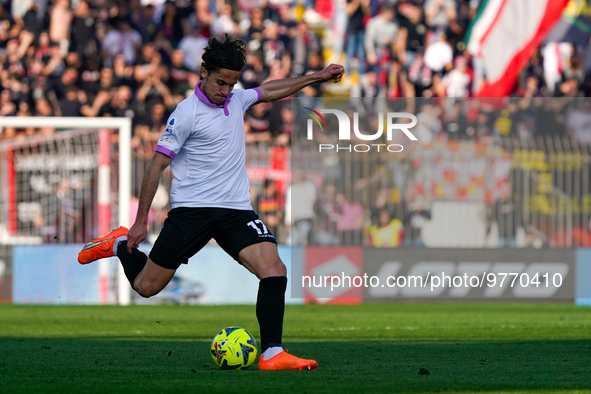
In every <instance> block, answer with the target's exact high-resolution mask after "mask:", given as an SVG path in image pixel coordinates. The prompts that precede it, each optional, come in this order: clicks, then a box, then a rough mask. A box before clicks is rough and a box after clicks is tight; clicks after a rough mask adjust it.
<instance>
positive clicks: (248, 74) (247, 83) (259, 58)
mask: <svg viewBox="0 0 591 394" xmlns="http://www.w3.org/2000/svg"><path fill="white" fill-rule="evenodd" d="M246 59H247V61H246V67H244V70H243V71H242V75H240V80H239V81H240V83H241V84H242V87H243V88H244V89H252V88H256V87H257V86H259V85H261V84H262V83H263V81H265V80H266V79H267V78H268V77H269V69H268V68H267V67H266V66H265V64H264V63H263V54H262V52H261V51H258V50H257V51H252V52H247V54H246Z"/></svg>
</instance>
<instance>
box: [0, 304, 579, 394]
mask: <svg viewBox="0 0 591 394" xmlns="http://www.w3.org/2000/svg"><path fill="white" fill-rule="evenodd" d="M254 309H255V308H254V306H130V307H117V306H112V307H111V306H109V307H100V306H92V307H86V306H14V305H2V306H0V392H2V393H31V392H56V393H70V392H75V393H92V392H101V393H117V392H119V393H135V392H137V393H168V392H171V393H174V392H178V393H189V392H191V393H209V392H219V393H249V392H261V393H276V392H285V393H329V392H333V393H358V392H364V393H392V392H436V391H440V392H441V391H446V392H447V391H455V392H466V393H473V392H525V391H527V392H589V391H590V390H591V309H590V308H585V307H576V306H573V305H544V304H535V305H534V304H508V305H499V304H461V303H458V304H370V305H357V306H345V305H334V306H329V305H300V306H288V307H287V311H286V319H285V329H284V344H285V347H287V348H288V349H289V350H290V352H292V353H294V354H296V355H298V356H301V357H308V358H315V359H316V360H317V361H318V364H319V367H318V369H317V370H315V371H258V370H257V369H256V364H255V365H254V366H253V367H251V368H250V369H248V370H246V371H222V370H219V369H218V368H217V367H216V366H215V365H214V364H213V363H212V360H211V358H210V355H209V345H210V341H211V338H212V337H213V336H214V335H215V333H216V332H217V331H218V330H219V329H221V328H223V327H226V326H231V325H238V326H241V327H244V328H246V329H247V330H249V331H250V332H251V333H252V334H253V335H254V336H255V338H257V340H258V338H259V337H258V334H259V332H258V325H257V323H256V318H255V312H254Z"/></svg>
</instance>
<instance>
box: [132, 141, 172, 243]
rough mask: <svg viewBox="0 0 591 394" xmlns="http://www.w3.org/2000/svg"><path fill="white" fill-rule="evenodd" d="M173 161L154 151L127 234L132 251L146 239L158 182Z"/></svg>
mask: <svg viewBox="0 0 591 394" xmlns="http://www.w3.org/2000/svg"><path fill="white" fill-rule="evenodd" d="M170 163H172V158H171V157H169V156H167V155H165V154H162V153H160V152H156V153H154V157H153V158H152V161H151V162H150V164H149V165H148V168H146V172H145V173H144V179H143V180H142V188H141V191H140V201H139V203H138V210H137V216H136V219H135V223H134V224H133V226H132V227H131V228H130V229H129V233H128V235H127V251H128V252H129V253H131V249H132V248H137V247H138V245H139V244H140V242H142V241H143V240H144V239H146V235H147V233H148V212H150V207H151V206H152V200H154V195H155V194H156V190H157V189H158V183H159V182H160V178H161V177H162V172H163V171H164V170H165V169H166V167H168V166H169V165H170Z"/></svg>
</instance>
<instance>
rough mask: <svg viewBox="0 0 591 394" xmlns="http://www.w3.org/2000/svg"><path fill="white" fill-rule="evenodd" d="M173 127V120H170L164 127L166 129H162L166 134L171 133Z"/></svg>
mask: <svg viewBox="0 0 591 394" xmlns="http://www.w3.org/2000/svg"><path fill="white" fill-rule="evenodd" d="M173 127H174V118H172V119H171V120H170V122H168V124H167V125H166V128H165V129H164V131H165V132H167V133H172V130H173Z"/></svg>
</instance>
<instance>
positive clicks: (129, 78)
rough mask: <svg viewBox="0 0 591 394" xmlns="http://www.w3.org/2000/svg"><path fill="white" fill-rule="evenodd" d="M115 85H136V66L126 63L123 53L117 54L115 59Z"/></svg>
mask: <svg viewBox="0 0 591 394" xmlns="http://www.w3.org/2000/svg"><path fill="white" fill-rule="evenodd" d="M139 67H141V66H139ZM113 85H115V86H120V85H126V86H129V87H133V86H136V80H135V79H134V67H133V66H132V65H130V64H127V63H125V58H124V57H123V55H117V56H115V60H113Z"/></svg>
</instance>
